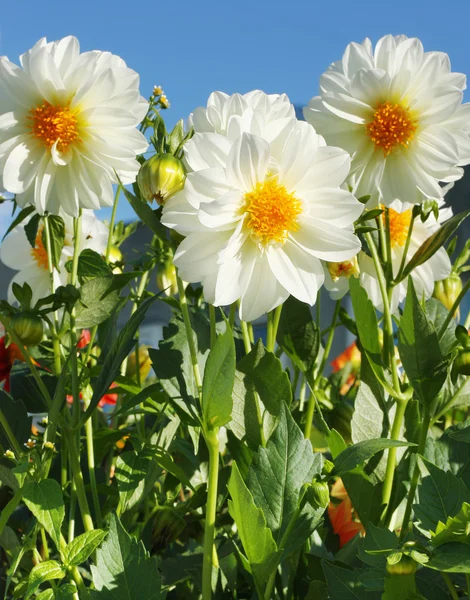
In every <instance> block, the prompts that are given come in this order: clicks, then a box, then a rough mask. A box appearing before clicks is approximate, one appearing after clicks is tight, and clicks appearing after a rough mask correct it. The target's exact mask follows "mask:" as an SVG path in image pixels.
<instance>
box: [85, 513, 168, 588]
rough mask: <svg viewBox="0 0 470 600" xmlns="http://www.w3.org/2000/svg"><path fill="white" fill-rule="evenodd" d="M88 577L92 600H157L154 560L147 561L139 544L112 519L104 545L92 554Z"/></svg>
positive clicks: (149, 558)
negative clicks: (91, 584) (92, 587)
mask: <svg viewBox="0 0 470 600" xmlns="http://www.w3.org/2000/svg"><path fill="white" fill-rule="evenodd" d="M91 573H92V577H93V583H94V585H95V590H90V595H91V598H92V600H95V599H96V600H130V599H132V598H138V599H139V600H161V599H163V598H164V597H165V595H164V594H163V593H162V591H161V581H160V575H159V571H158V566H157V562H156V559H155V557H150V556H149V554H148V552H147V551H146V550H145V547H144V545H143V543H142V542H141V541H137V540H136V539H135V538H133V537H131V536H130V535H129V534H128V533H127V531H126V530H125V529H124V527H123V526H122V525H121V523H120V521H119V519H118V518H117V517H116V515H114V514H113V515H111V523H110V528H109V533H108V536H107V538H106V540H105V542H104V543H103V544H102V546H101V547H100V548H98V550H97V552H96V566H95V565H92V567H91Z"/></svg>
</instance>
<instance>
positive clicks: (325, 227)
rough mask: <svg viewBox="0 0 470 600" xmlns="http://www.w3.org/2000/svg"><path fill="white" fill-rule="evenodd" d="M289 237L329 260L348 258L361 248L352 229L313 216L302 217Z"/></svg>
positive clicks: (319, 256) (307, 249) (312, 252)
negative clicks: (298, 225)
mask: <svg viewBox="0 0 470 600" xmlns="http://www.w3.org/2000/svg"><path fill="white" fill-rule="evenodd" d="M291 237H292V239H293V241H294V242H295V243H296V244H297V245H299V246H300V247H301V248H303V249H304V250H305V251H306V252H308V253H309V254H311V255H312V256H316V257H317V258H321V259H322V260H327V261H330V262H341V261H343V260H349V259H350V258H352V257H353V256H355V255H356V254H357V253H358V252H359V250H360V249H361V242H360V241H359V238H358V237H357V236H356V235H354V233H353V232H352V231H348V230H347V229H340V228H339V227H335V226H334V225H331V224H330V223H328V224H327V223H325V222H324V221H320V220H317V219H314V218H313V217H304V218H302V220H301V221H300V227H299V230H298V231H296V232H295V233H292V234H291Z"/></svg>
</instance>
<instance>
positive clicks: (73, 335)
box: [70, 209, 82, 423]
mask: <svg viewBox="0 0 470 600" xmlns="http://www.w3.org/2000/svg"><path fill="white" fill-rule="evenodd" d="M81 224H82V212H81V209H80V212H79V214H78V217H77V218H76V219H74V238H73V258H72V272H71V275H70V283H71V284H72V285H74V286H75V287H77V284H78V259H79V256H80V238H81V229H82V227H81ZM77 342H78V338H77V326H76V323H75V307H73V308H72V310H71V311H70V345H71V350H72V351H71V356H70V364H71V369H72V397H73V405H72V411H73V417H74V422H75V423H77V422H78V420H79V416H80V382H79V376H78V357H77V350H76V348H77Z"/></svg>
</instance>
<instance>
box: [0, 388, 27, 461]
mask: <svg viewBox="0 0 470 600" xmlns="http://www.w3.org/2000/svg"><path fill="white" fill-rule="evenodd" d="M0 406H1V408H2V412H3V414H4V416H5V419H6V420H7V421H8V424H9V425H10V428H11V430H12V432H13V435H14V436H15V438H16V441H17V442H18V443H19V444H20V446H21V445H22V444H24V443H25V442H26V441H27V440H28V438H29V437H31V423H32V418H31V417H28V413H27V410H26V407H25V405H24V404H23V402H22V401H21V400H20V399H19V398H17V399H16V400H15V399H14V398H12V396H10V394H8V393H7V392H5V391H4V390H2V389H0ZM0 443H1V445H2V446H3V447H4V448H5V449H8V448H11V444H10V441H9V440H8V438H7V437H6V435H5V434H4V432H3V428H2V427H1V426H0Z"/></svg>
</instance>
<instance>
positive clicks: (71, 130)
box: [29, 102, 81, 152]
mask: <svg viewBox="0 0 470 600" xmlns="http://www.w3.org/2000/svg"><path fill="white" fill-rule="evenodd" d="M29 112H30V116H29V119H30V121H31V124H30V127H31V134H32V135H33V136H34V137H35V138H36V139H37V140H38V141H39V142H40V143H41V144H42V145H43V146H44V147H45V148H47V149H48V150H50V149H51V148H52V146H53V145H54V144H55V143H56V142H57V149H58V150H59V152H65V151H66V150H67V149H68V147H69V146H70V145H71V144H74V143H77V142H80V141H81V140H80V133H79V127H78V119H77V113H76V112H73V111H71V110H70V108H69V107H68V106H53V105H52V104H49V102H44V104H42V105H41V106H37V107H36V108H33V109H31V110H30V111H29Z"/></svg>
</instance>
